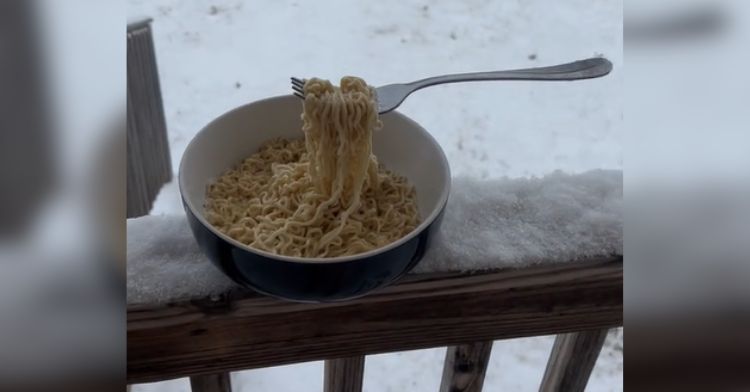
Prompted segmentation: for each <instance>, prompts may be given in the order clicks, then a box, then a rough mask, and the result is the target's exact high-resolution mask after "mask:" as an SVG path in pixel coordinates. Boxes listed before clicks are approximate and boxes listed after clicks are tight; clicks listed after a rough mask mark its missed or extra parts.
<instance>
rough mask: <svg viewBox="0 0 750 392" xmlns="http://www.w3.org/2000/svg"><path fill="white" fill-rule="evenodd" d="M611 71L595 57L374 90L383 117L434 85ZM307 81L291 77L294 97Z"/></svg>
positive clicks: (592, 75)
mask: <svg viewBox="0 0 750 392" xmlns="http://www.w3.org/2000/svg"><path fill="white" fill-rule="evenodd" d="M610 71H612V63H611V62H610V61H609V60H607V59H605V58H602V57H594V58H590V59H586V60H578V61H574V62H572V63H567V64H560V65H553V66H550V67H537V68H525V69H515V70H510V71H492V72H471V73H461V74H453V75H442V76H435V77H431V78H427V79H422V80H417V81H416V82H411V83H396V84H388V85H385V86H381V87H378V88H376V89H375V91H376V93H377V100H378V113H379V114H383V113H388V112H390V111H391V110H393V109H396V108H397V107H398V106H399V105H401V103H402V102H404V99H406V97H408V96H409V94H411V93H413V92H415V91H417V90H419V89H422V88H425V87H429V86H434V85H436V84H443V83H456V82H473V81H482V80H547V81H559V80H580V79H591V78H598V77H602V76H604V75H607V74H608V73H609V72H610ZM306 81H307V80H306V79H299V78H294V77H293V78H292V90H293V91H294V95H295V96H297V97H299V98H302V99H304V98H305V93H304V86H305V82H306Z"/></svg>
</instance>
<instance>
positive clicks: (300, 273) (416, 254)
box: [183, 199, 445, 302]
mask: <svg viewBox="0 0 750 392" xmlns="http://www.w3.org/2000/svg"><path fill="white" fill-rule="evenodd" d="M183 205H184V207H185V211H186V212H187V216H188V222H189V223H190V228H191V230H192V231H193V235H194V236H195V238H196V240H197V242H198V245H199V247H200V248H201V250H202V251H203V253H204V254H206V255H207V256H208V258H209V259H210V260H211V261H212V262H213V263H214V264H215V265H216V266H217V267H219V269H220V270H221V271H223V272H224V274H226V275H227V276H229V277H230V278H232V279H233V280H234V281H235V282H237V283H239V284H240V285H243V286H246V287H250V288H252V289H254V290H256V291H258V292H261V293H263V294H268V295H272V296H275V297H280V298H284V299H288V300H293V301H304V302H331V301H340V300H345V299H351V298H354V297H359V296H362V295H364V294H366V293H367V292H369V291H372V290H374V289H376V288H378V287H382V286H384V285H387V284H389V283H391V282H393V281H394V280H396V279H397V278H398V277H400V276H401V275H403V274H405V273H407V272H408V271H409V270H411V269H412V268H414V266H416V265H417V263H418V262H419V261H420V260H421V259H422V256H424V254H425V251H426V250H427V247H428V246H429V244H430V242H431V240H432V237H433V236H434V234H435V233H436V232H437V230H438V229H439V227H440V223H441V221H442V218H443V212H444V210H445V205H443V206H442V207H441V208H440V213H439V214H438V216H437V217H436V218H435V220H433V221H432V222H431V223H430V224H429V225H428V226H427V227H425V228H424V229H423V230H422V232H420V233H419V234H418V235H416V236H414V237H413V238H411V239H410V240H409V241H407V242H405V243H403V244H401V245H399V246H397V247H395V248H393V249H390V250H388V251H386V252H383V253H379V254H376V255H373V256H369V257H365V258H362V259H357V260H352V261H346V262H335V263H297V262H289V261H283V260H277V259H273V258H270V257H266V256H263V255H260V254H257V253H254V252H251V251H249V250H247V249H243V248H241V247H238V246H236V245H234V244H231V243H230V242H228V241H226V240H224V239H223V238H221V237H219V236H218V235H216V233H214V232H213V231H211V230H210V229H209V228H207V227H206V226H205V225H203V223H201V221H199V220H198V219H197V218H196V217H195V214H194V213H193V211H191V210H190V208H189V207H187V205H185V204H184V199H183Z"/></svg>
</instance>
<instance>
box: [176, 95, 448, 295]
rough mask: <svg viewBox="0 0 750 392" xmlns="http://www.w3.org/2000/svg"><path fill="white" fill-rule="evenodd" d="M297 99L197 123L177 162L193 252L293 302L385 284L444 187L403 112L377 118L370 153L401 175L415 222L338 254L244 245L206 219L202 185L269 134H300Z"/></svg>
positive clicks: (407, 263)
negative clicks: (412, 196)
mask: <svg viewBox="0 0 750 392" xmlns="http://www.w3.org/2000/svg"><path fill="white" fill-rule="evenodd" d="M302 109H303V108H302V101H301V100H300V99H298V98H296V97H294V96H281V97H275V98H269V99H264V100H261V101H257V102H254V103H250V104H248V105H245V106H242V107H239V108H237V109H234V110H232V111H230V112H228V113H226V114H224V115H222V116H220V117H219V118H217V119H216V120H214V121H212V122H211V123H209V124H208V125H207V126H206V127H204V128H203V129H202V130H201V131H200V132H199V133H198V134H197V135H196V136H195V138H194V139H193V140H192V141H191V142H190V144H189V145H188V147H187V148H186V150H185V153H184V155H183V157H182V162H181V164H180V173H179V186H180V192H181V195H182V200H183V204H184V207H185V211H186V214H187V216H188V221H189V223H190V227H191V230H192V231H193V234H194V236H195V238H196V240H197V242H198V244H199V247H200V248H201V250H202V251H203V252H204V253H205V254H206V255H207V256H208V257H209V259H210V260H211V261H212V262H213V263H214V264H215V265H216V266H217V267H219V269H220V270H221V271H222V272H224V273H225V274H226V275H227V276H229V277H230V278H232V279H233V280H234V281H236V282H237V283H239V284H241V285H244V286H246V287H250V288H253V289H255V290H256V291H259V292H261V293H265V294H268V295H272V296H276V297H280V298H284V299H289V300H296V301H308V302H310V301H312V302H321V301H335V300H343V299H349V298H354V297H358V296H361V295H364V294H366V293H367V292H369V291H371V290H373V289H376V288H378V287H381V286H384V285H386V284H389V283H391V282H393V281H394V280H395V279H397V278H398V277H399V276H401V275H403V274H404V273H406V272H408V271H409V270H410V269H411V268H413V267H414V266H415V265H416V264H417V263H418V262H419V260H420V259H421V258H422V256H423V255H424V253H425V251H426V249H427V248H428V246H429V243H430V240H431V238H432V237H433V236H434V235H435V233H436V232H437V230H438V228H439V225H440V220H441V217H442V213H443V210H444V208H445V205H446V202H447V200H448V193H449V189H450V170H449V167H448V163H447V160H446V158H445V154H444V153H443V151H442V149H441V148H440V146H439V145H438V143H437V142H436V141H435V140H434V139H433V138H432V136H430V134H429V133H428V132H427V131H426V130H424V129H423V128H422V127H421V126H419V125H418V124H417V123H415V122H414V121H412V120H410V119H409V118H408V117H406V116H404V115H403V114H400V113H398V112H391V113H388V114H386V115H383V116H381V117H380V121H382V128H381V129H379V130H376V131H375V132H373V136H372V152H373V153H374V154H375V156H376V157H377V160H378V162H379V163H380V164H382V165H384V166H385V168H386V169H388V170H392V171H393V172H395V173H398V174H399V175H402V176H404V177H405V178H406V179H408V182H409V183H410V184H411V185H413V187H414V188H415V190H416V202H417V203H416V204H417V208H418V214H419V224H418V225H417V226H416V227H415V228H414V229H411V228H409V229H410V231H409V232H408V233H406V234H405V235H403V236H402V237H401V238H398V239H396V240H395V241H393V242H390V243H388V244H386V245H384V246H380V247H378V248H375V249H371V250H367V251H364V252H362V253H356V254H351V255H346V256H338V257H295V256H289V255H281V254H277V253H273V252H270V251H267V250H262V249H258V248H257V247H251V246H248V245H246V244H244V243H242V242H241V241H238V240H237V239H235V238H232V237H231V236H229V235H227V234H226V233H223V232H222V231H221V230H219V229H218V228H217V227H215V226H214V225H211V224H210V223H209V219H208V217H207V211H206V208H205V204H206V189H207V186H209V185H210V184H212V183H214V182H215V181H216V180H217V178H219V177H220V176H221V175H222V174H224V173H226V172H227V171H228V170H230V169H231V168H233V167H235V166H236V165H237V164H238V163H239V162H242V161H243V160H245V159H246V158H248V157H250V156H251V155H253V154H255V153H257V152H258V150H259V148H260V147H261V146H263V145H264V144H266V143H267V142H268V141H269V140H273V139H278V138H283V139H290V140H294V139H300V138H302V137H303V134H302V132H301V129H302V121H301V119H300V113H302Z"/></svg>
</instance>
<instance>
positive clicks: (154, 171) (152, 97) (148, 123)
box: [126, 20, 172, 218]
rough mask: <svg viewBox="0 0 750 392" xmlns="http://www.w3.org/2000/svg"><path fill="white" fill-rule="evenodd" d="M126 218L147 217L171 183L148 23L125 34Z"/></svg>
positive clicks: (167, 146) (170, 166)
mask: <svg viewBox="0 0 750 392" xmlns="http://www.w3.org/2000/svg"><path fill="white" fill-rule="evenodd" d="M127 50H128V59H127V76H128V92H127V112H128V116H127V122H128V127H127V128H128V129H127V135H128V140H127V159H128V164H127V181H126V183H127V217H128V218H131V217H136V216H141V215H145V214H148V212H149V211H150V210H151V207H152V205H153V201H154V199H155V198H156V195H157V194H158V193H159V190H160V189H161V186H162V185H163V184H164V183H166V182H169V181H170V180H171V179H172V161H171V157H170V153H169V143H168V140H167V126H166V120H165V118H164V109H163V104H162V97H161V89H160V86H159V73H158V69H157V64H156V54H155V51H154V43H153V38H152V34H151V24H150V21H148V20H145V21H142V22H138V23H133V24H130V25H128V32H127Z"/></svg>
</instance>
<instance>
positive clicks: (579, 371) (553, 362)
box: [539, 329, 608, 392]
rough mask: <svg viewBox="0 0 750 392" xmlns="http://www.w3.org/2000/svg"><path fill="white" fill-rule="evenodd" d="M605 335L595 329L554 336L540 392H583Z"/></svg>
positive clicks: (605, 333)
mask: <svg viewBox="0 0 750 392" xmlns="http://www.w3.org/2000/svg"><path fill="white" fill-rule="evenodd" d="M607 331H608V330H607V329H598V330H593V331H583V332H574V333H566V334H561V335H557V338H556V339H555V344H554V346H553V347H552V353H551V354H550V357H549V361H548V362H547V369H546V370H545V371H544V378H543V379H542V385H541V387H540V388H539V391H541V392H552V391H565V392H578V391H583V390H584V389H585V388H586V383H588V381H589V376H590V375H591V371H592V370H593V369H594V364H595V363H596V359H597V358H598V357H599V352H600V351H601V349H602V346H603V345H604V339H606V337H607Z"/></svg>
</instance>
